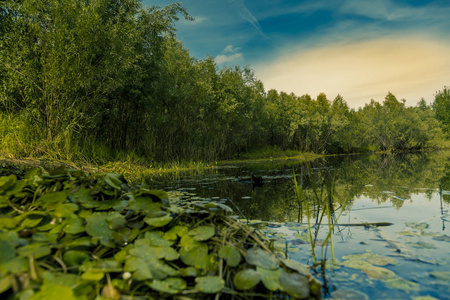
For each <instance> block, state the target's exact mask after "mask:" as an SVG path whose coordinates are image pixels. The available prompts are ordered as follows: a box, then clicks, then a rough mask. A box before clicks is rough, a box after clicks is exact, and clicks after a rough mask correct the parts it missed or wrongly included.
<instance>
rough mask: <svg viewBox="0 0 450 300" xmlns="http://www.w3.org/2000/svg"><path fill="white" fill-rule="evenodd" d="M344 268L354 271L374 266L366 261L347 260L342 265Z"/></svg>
mask: <svg viewBox="0 0 450 300" xmlns="http://www.w3.org/2000/svg"><path fill="white" fill-rule="evenodd" d="M342 265H343V266H345V267H347V268H352V269H364V268H369V267H371V266H372V265H371V264H370V263H369V262H367V261H364V260H358V259H355V260H346V261H344V262H343V263H342Z"/></svg>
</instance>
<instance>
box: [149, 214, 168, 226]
mask: <svg viewBox="0 0 450 300" xmlns="http://www.w3.org/2000/svg"><path fill="white" fill-rule="evenodd" d="M172 219H173V218H172V217H171V216H170V215H169V214H166V215H164V216H161V217H155V218H151V217H147V218H145V219H144V222H145V223H147V224H148V225H150V226H153V227H163V226H166V225H167V224H169V223H170V221H172Z"/></svg>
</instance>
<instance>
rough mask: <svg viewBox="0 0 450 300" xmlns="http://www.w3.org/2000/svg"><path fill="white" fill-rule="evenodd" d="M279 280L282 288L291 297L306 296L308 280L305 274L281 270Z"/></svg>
mask: <svg viewBox="0 0 450 300" xmlns="http://www.w3.org/2000/svg"><path fill="white" fill-rule="evenodd" d="M279 280H280V284H281V286H282V287H283V290H284V291H286V292H287V293H288V294H289V295H291V296H292V297H296V298H300V299H304V298H308V296H309V282H308V279H307V278H306V276H303V275H300V274H297V273H288V272H285V271H282V273H281V275H280V278H279Z"/></svg>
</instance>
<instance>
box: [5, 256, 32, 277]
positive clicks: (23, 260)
mask: <svg viewBox="0 0 450 300" xmlns="http://www.w3.org/2000/svg"><path fill="white" fill-rule="evenodd" d="M29 269H30V259H29V258H28V257H18V256H16V257H14V258H12V259H11V260H9V261H7V262H4V263H2V264H0V271H3V272H5V273H8V272H10V273H21V272H27V271H28V270H29Z"/></svg>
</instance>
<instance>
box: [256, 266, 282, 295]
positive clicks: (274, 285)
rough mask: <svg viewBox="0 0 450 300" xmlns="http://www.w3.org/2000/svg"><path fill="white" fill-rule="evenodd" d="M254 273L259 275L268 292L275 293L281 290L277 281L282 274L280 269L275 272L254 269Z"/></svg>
mask: <svg viewBox="0 0 450 300" xmlns="http://www.w3.org/2000/svg"><path fill="white" fill-rule="evenodd" d="M256 271H257V272H258V273H259V274H260V275H261V280H262V282H263V284H264V286H265V287H266V288H267V289H268V290H269V291H273V292H275V291H278V290H282V289H283V288H282V286H281V284H280V280H279V278H280V276H281V273H282V270H281V268H280V269H277V270H266V269H263V268H260V267H256Z"/></svg>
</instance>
